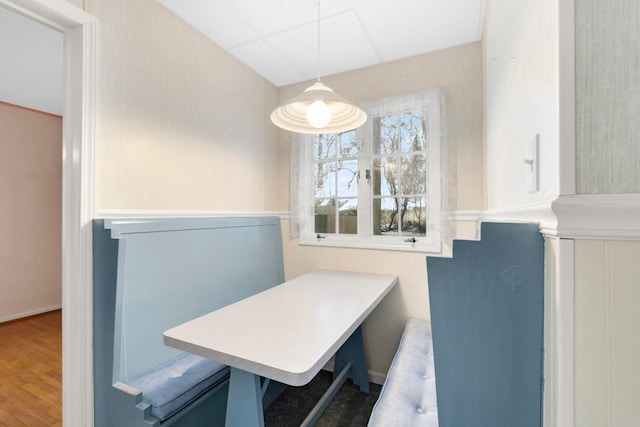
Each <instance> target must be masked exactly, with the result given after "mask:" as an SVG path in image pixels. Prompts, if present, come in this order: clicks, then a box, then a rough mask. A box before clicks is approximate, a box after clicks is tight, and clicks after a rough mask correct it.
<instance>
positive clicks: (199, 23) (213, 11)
mask: <svg viewBox="0 0 640 427" xmlns="http://www.w3.org/2000/svg"><path fill="white" fill-rule="evenodd" d="M159 1H160V3H162V4H163V5H164V6H165V7H166V8H168V9H169V10H171V11H173V12H174V13H175V14H176V15H178V16H179V17H180V18H182V19H183V20H184V21H186V22H188V23H189V24H190V25H191V26H192V27H194V28H195V29H196V30H198V31H200V32H201V33H202V34H204V35H205V36H207V37H208V38H210V39H211V40H213V41H215V42H216V43H217V44H218V45H219V46H221V47H222V48H223V49H230V48H233V47H234V46H238V45H241V44H244V43H249V42H251V41H254V40H256V39H257V38H258V34H257V33H256V32H255V31H253V30H252V29H251V27H250V26H249V25H247V24H246V23H245V20H244V19H243V18H242V17H241V16H240V15H238V14H237V13H236V12H234V11H233V10H232V9H231V8H229V6H227V4H226V3H224V2H222V1H219V0H218V1H210V0H189V1H184V0H159Z"/></svg>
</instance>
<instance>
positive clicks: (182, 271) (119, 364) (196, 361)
mask: <svg viewBox="0 0 640 427" xmlns="http://www.w3.org/2000/svg"><path fill="white" fill-rule="evenodd" d="M93 249H94V254H93V264H94V274H93V286H94V289H93V315H94V321H93V337H94V358H93V361H94V396H95V398H94V405H95V410H94V414H95V415H94V421H95V426H96V427H120V426H122V427H134V426H140V427H142V426H146V427H148V426H169V425H171V426H189V427H195V426H205V425H206V426H218V425H219V426H223V425H224V419H225V413H226V400H227V391H228V377H229V368H228V367H227V366H224V365H222V364H220V363H217V362H215V361H212V360H208V359H203V358H200V357H198V356H195V355H192V354H188V353H184V352H181V351H179V350H176V349H173V348H170V347H167V346H165V345H164V344H163V332H164V331H165V330H167V329H169V328H171V327H173V326H176V325H178V324H180V323H183V322H185V321H187V320H190V319H193V318H195V317H198V316H200V315H203V314H205V313H208V312H210V311H212V310H215V309H218V308H220V307H223V306H226V305H228V304H231V303H233V302H236V301H238V300H240V299H243V298H246V297H248V296H250V295H253V294H255V293H258V292H261V291H263V290H265V289H268V288H270V287H272V286H275V285H278V284H280V283H282V282H284V270H283V259H282V240H281V233H280V220H279V218H277V217H257V218H168V219H111V220H110V219H107V220H95V221H94V223H93ZM265 309H268V307H265ZM219 327H221V328H224V327H225V325H219ZM272 384H273V385H270V386H269V389H268V391H267V393H266V394H265V397H264V399H265V402H264V406H265V407H267V406H268V404H269V403H270V402H271V401H272V400H273V399H274V398H275V397H277V395H278V394H279V393H280V392H282V390H284V388H285V387H284V385H282V384H278V383H275V382H272Z"/></svg>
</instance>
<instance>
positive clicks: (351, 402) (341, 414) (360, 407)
mask: <svg viewBox="0 0 640 427" xmlns="http://www.w3.org/2000/svg"><path fill="white" fill-rule="evenodd" d="M331 376H332V373H331V372H328V371H320V373H319V374H318V375H317V376H316V377H315V378H314V379H313V380H311V382H310V383H309V384H307V385H305V386H302V387H288V388H287V389H286V390H285V391H284V393H282V395H280V396H279V397H278V399H276V400H275V401H274V402H273V403H272V404H271V406H269V408H267V410H266V411H265V414H264V425H265V427H289V426H290V427H298V426H299V425H300V423H301V422H302V421H304V419H305V418H306V416H307V415H308V414H309V412H311V410H312V409H313V407H314V406H315V405H316V403H317V402H318V400H320V398H321V397H322V395H323V394H324V392H325V391H326V390H327V389H328V388H329V386H330V385H331V381H332V379H331ZM380 388H381V386H380V385H378V384H371V385H370V392H369V394H365V393H362V392H360V388H359V387H358V386H356V385H354V384H353V383H352V382H351V380H347V382H345V383H344V385H343V386H342V388H340V391H338V393H337V394H336V396H335V397H334V398H333V400H332V401H331V403H330V404H329V406H328V407H327V409H326V410H325V411H324V413H323V414H322V416H321V417H320V419H319V420H318V422H317V423H316V424H315V425H316V426H318V427H364V426H366V425H367V422H368V421H369V415H371V410H372V409H373V405H374V404H375V403H376V400H377V399H378V395H379V394H380Z"/></svg>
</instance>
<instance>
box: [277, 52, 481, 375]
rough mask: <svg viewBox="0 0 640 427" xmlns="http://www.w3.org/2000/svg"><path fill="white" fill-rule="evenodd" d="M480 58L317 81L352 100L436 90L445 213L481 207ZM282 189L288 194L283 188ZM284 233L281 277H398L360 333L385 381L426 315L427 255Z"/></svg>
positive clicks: (439, 55) (291, 91)
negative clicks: (440, 97)
mask: <svg viewBox="0 0 640 427" xmlns="http://www.w3.org/2000/svg"><path fill="white" fill-rule="evenodd" d="M481 54H482V51H481V45H480V43H472V44H468V45H464V46H460V47H456V48H451V49H446V50H442V51H439V52H434V53H430V54H426V55H420V56H417V57H413V58H408V59H405V60H401V61H395V62H392V63H388V64H383V65H378V66H374V67H368V68H363V69H360V70H356V71H352V72H348V73H343V74H338V75H333V76H328V77H326V78H323V81H324V82H325V83H326V84H327V85H329V86H330V87H331V88H332V89H334V90H335V91H336V92H337V93H339V94H340V95H342V96H344V97H346V98H347V99H350V100H352V101H354V102H360V101H364V100H370V99H378V98H382V97H386V96H393V95H400V94H404V93H410V92H415V91H419V90H424V89H430V88H435V87H442V88H443V89H444V92H445V95H446V102H447V114H448V128H447V132H448V138H449V139H448V147H449V152H448V161H449V184H450V192H449V208H450V209H452V210H455V209H470V210H475V209H482V208H483V207H484V198H485V193H484V163H483V160H482V159H483V157H484V153H483V147H482V57H481ZM307 85H308V84H307ZM307 85H305V84H298V85H292V86H286V87H283V88H280V89H279V95H280V99H281V100H285V99H288V98H289V97H292V96H295V95H297V94H298V93H299V92H301V91H302V90H304V89H305V88H306V87H307ZM280 138H281V139H282V140H283V141H284V142H285V143H286V144H287V145H288V140H289V139H290V134H289V133H288V132H281V133H280ZM283 173H286V170H285V171H283ZM286 181H287V182H288V175H287V178H286ZM285 191H287V194H288V188H287V189H285ZM282 227H283V242H284V259H285V276H286V277H287V278H292V277H296V276H299V275H301V274H303V273H306V272H309V271H311V270H314V269H316V268H335V269H342V270H353V271H371V272H379V273H388V274H396V275H398V277H399V278H400V283H399V286H396V287H395V288H394V289H393V290H392V291H391V292H390V293H389V295H388V296H387V297H386V298H385V299H384V300H383V301H382V303H381V304H380V305H379V306H378V308H376V310H375V311H374V312H373V313H372V314H371V315H370V316H369V318H368V319H367V321H366V322H365V325H364V328H363V334H364V340H365V346H366V353H367V357H368V359H369V360H368V362H369V369H370V370H371V371H373V372H375V373H377V374H381V375H385V374H386V372H387V369H388V367H389V364H390V363H391V359H392V358H393V355H394V354H395V351H396V349H397V346H398V342H399V340H400V335H401V333H402V329H403V327H404V323H405V322H406V320H407V318H408V317H409V316H415V317H420V318H423V319H428V318H429V317H430V314H429V296H428V288H427V269H426V265H425V255H424V254H414V253H404V252H389V251H374V250H360V249H338V248H318V247H311V246H298V242H297V240H291V239H290V238H289V222H288V221H284V222H283V224H282ZM381 378H383V377H381V376H377V377H375V378H374V379H375V380H377V381H379V380H380V379H381Z"/></svg>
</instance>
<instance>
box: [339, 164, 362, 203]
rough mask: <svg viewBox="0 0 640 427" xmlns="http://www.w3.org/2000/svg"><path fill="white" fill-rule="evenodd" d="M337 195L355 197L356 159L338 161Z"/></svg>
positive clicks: (356, 184)
mask: <svg viewBox="0 0 640 427" xmlns="http://www.w3.org/2000/svg"><path fill="white" fill-rule="evenodd" d="M338 167H339V169H338V194H337V195H338V196H340V197H356V196H357V195H358V161H357V160H344V161H341V162H339V166H338Z"/></svg>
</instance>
